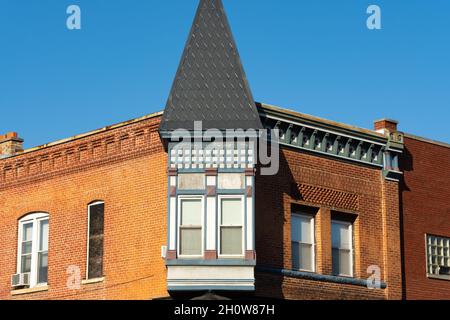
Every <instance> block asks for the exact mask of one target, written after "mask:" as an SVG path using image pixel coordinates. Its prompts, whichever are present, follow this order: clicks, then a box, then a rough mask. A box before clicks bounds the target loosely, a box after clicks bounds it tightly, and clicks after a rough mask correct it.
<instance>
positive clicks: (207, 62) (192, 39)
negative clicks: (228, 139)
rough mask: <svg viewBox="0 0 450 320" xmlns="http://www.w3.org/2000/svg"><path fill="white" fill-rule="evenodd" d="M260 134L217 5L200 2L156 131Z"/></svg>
mask: <svg viewBox="0 0 450 320" xmlns="http://www.w3.org/2000/svg"><path fill="white" fill-rule="evenodd" d="M194 121H202V122H203V130H207V129H220V130H224V129H244V130H246V129H251V128H253V129H262V124H261V120H260V118H259V115H258V111H257V108H256V105H255V102H254V100H253V96H252V93H251V91H250V87H249V85H248V83H247V78H246V76H245V72H244V69H243V67H242V63H241V59H240V57H239V54H238V50H237V47H236V44H235V41H234V39H233V35H232V33H231V29H230V26H229V23H228V19H227V17H226V14H225V10H224V8H223V4H222V1H221V0H201V1H200V4H199V7H198V9H197V14H196V17H195V20H194V24H193V26H192V29H191V32H190V35H189V38H188V41H187V44H186V47H185V49H184V53H183V56H182V59H181V63H180V65H179V67H178V71H177V74H176V77H175V80H174V83H173V85H172V89H171V92H170V96H169V99H168V101H167V104H166V108H165V111H164V116H163V118H162V120H161V125H160V131H161V132H170V131H173V130H176V129H186V130H193V129H194Z"/></svg>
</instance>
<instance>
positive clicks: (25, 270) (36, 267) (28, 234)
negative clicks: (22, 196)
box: [17, 213, 49, 288]
mask: <svg viewBox="0 0 450 320" xmlns="http://www.w3.org/2000/svg"><path fill="white" fill-rule="evenodd" d="M48 232H49V224H48V214H47V213H32V214H28V215H26V216H24V217H23V218H21V219H20V220H19V237H18V240H19V241H18V250H17V253H18V254H17V274H19V275H26V278H27V279H28V281H26V283H24V286H29V287H30V288H32V287H35V286H38V285H47V280H48V235H49V233H48Z"/></svg>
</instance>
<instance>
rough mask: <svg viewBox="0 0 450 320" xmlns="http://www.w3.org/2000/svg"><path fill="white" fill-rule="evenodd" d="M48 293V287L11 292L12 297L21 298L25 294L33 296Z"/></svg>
mask: <svg viewBox="0 0 450 320" xmlns="http://www.w3.org/2000/svg"><path fill="white" fill-rule="evenodd" d="M44 291H48V286H41V287H34V288H28V289H19V290H13V291H11V295H12V296H19V295H24V294H31V293H37V292H44Z"/></svg>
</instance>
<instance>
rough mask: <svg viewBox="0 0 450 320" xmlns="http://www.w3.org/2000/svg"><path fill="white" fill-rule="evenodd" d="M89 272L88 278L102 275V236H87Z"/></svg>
mask: <svg viewBox="0 0 450 320" xmlns="http://www.w3.org/2000/svg"><path fill="white" fill-rule="evenodd" d="M88 270H89V273H88V279H95V278H101V277H102V276H103V236H93V237H90V238H89V268H88Z"/></svg>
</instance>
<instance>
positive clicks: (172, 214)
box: [169, 197, 177, 251]
mask: <svg viewBox="0 0 450 320" xmlns="http://www.w3.org/2000/svg"><path fill="white" fill-rule="evenodd" d="M176 209H177V199H176V198H175V197H171V198H170V205H169V219H170V226H169V250H171V251H174V250H176V248H177V246H176V241H175V239H176V234H177V221H176V216H177V215H176V213H177V211H176Z"/></svg>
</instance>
